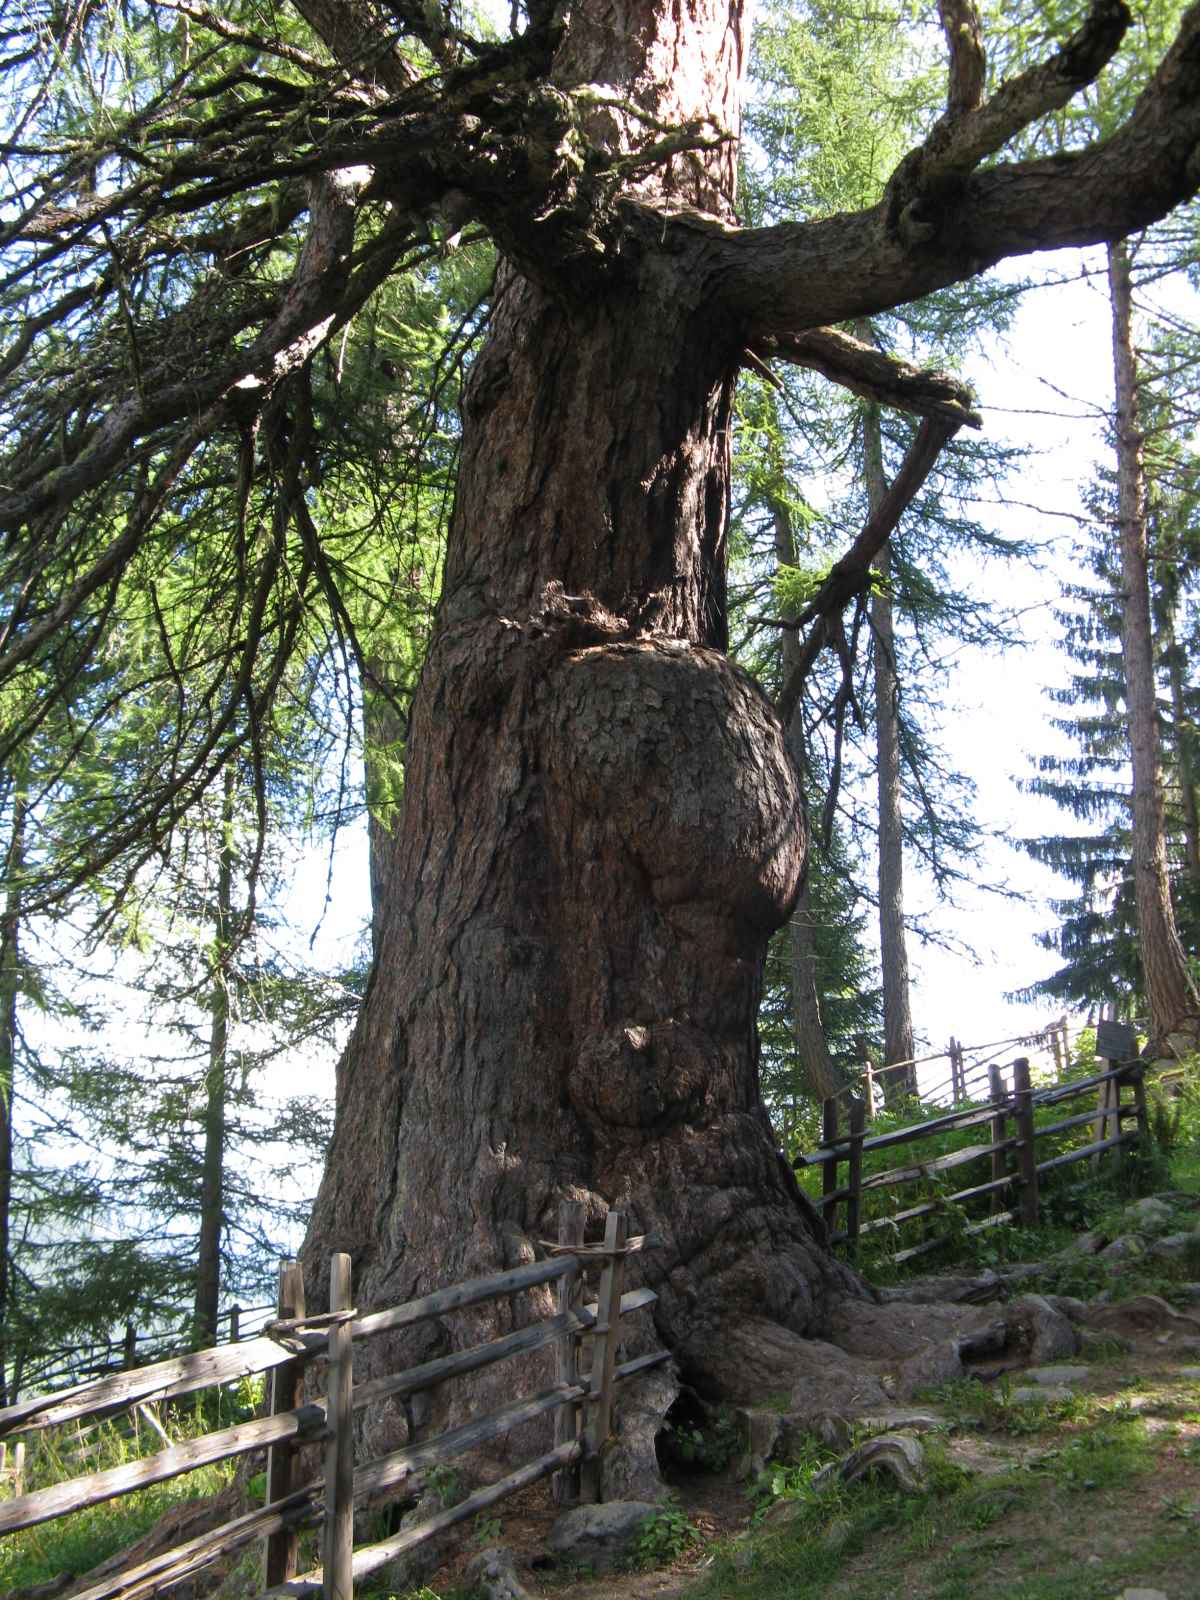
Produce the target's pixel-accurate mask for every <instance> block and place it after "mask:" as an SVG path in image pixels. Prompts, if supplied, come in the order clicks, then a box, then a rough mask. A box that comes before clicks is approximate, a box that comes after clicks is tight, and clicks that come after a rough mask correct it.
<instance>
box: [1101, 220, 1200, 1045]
mask: <svg viewBox="0 0 1200 1600" xmlns="http://www.w3.org/2000/svg"><path fill="white" fill-rule="evenodd" d="M1108 285H1109V296H1110V300H1111V304H1112V341H1113V374H1114V382H1115V390H1116V419H1115V420H1116V446H1117V497H1118V512H1117V514H1118V524H1119V542H1120V556H1121V591H1122V593H1121V656H1122V661H1123V664H1124V668H1125V705H1126V712H1127V716H1128V719H1129V757H1130V764H1131V766H1132V769H1133V888H1134V898H1135V901H1136V904H1137V920H1138V953H1139V955H1140V957H1141V962H1142V979H1143V982H1144V983H1145V986H1146V1000H1147V1004H1148V1005H1149V1008H1150V1031H1151V1034H1152V1036H1153V1038H1155V1039H1156V1040H1165V1039H1166V1038H1167V1037H1168V1035H1170V1034H1171V1033H1174V1032H1176V1031H1178V1030H1180V1029H1181V1028H1184V1026H1185V1024H1187V1025H1188V1029H1189V1031H1192V1032H1195V1030H1196V1027H1197V1020H1198V1018H1200V996H1198V995H1197V993H1196V989H1195V986H1194V984H1193V983H1192V980H1191V975H1190V973H1189V971H1188V965H1187V957H1186V956H1185V955H1184V952H1183V946H1182V945H1181V943H1180V941H1179V934H1178V931H1177V930H1176V926H1175V913H1174V909H1173V907H1172V905H1171V889H1170V883H1169V880H1168V876H1167V847H1166V829H1165V826H1164V820H1163V792H1162V778H1161V772H1160V768H1159V724H1158V704H1157V691H1156V684H1155V676H1154V640H1153V633H1152V624H1151V608H1150V580H1149V566H1148V540H1147V529H1146V482H1145V472H1144V468H1143V462H1142V445H1143V435H1142V431H1141V423H1140V420H1139V407H1138V382H1137V359H1136V356H1135V354H1134V348H1133V288H1132V280H1131V269H1130V259H1129V249H1128V246H1127V245H1126V244H1125V243H1124V241H1123V240H1118V241H1116V242H1115V243H1112V244H1110V245H1109V247H1108Z"/></svg>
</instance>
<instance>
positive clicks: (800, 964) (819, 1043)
mask: <svg viewBox="0 0 1200 1600" xmlns="http://www.w3.org/2000/svg"><path fill="white" fill-rule="evenodd" d="M772 517H773V520H774V524H775V558H776V561H777V562H778V564H779V565H780V566H795V564H796V541H795V536H794V533H793V530H792V519H791V517H790V516H789V514H788V509H787V507H786V506H784V505H776V506H775V507H774V508H773V511H772ZM780 653H781V655H782V657H783V681H784V682H785V683H786V682H787V681H788V680H789V679H790V678H791V676H792V673H793V671H794V670H795V668H796V665H797V663H798V661H799V657H800V641H799V639H798V638H797V636H796V634H795V633H794V632H792V631H790V630H788V629H784V631H783V634H782V638H781V643H780ZM787 749H788V754H789V755H790V756H791V758H792V761H793V762H794V763H795V766H796V770H797V772H800V773H803V772H804V770H805V767H806V765H807V752H806V750H805V748H804V723H803V709H802V705H801V703H799V702H798V703H797V705H796V708H795V710H794V711H793V712H792V715H791V719H790V721H789V723H788V728H787ZM809 881H810V879H809V874H808V873H805V877H804V882H803V884H802V885H801V888H800V893H799V896H798V897H797V900H796V906H795V910H794V911H793V912H792V915H791V917H790V919H789V921H788V952H789V955H790V958H791V960H790V968H791V1000H792V1028H793V1031H794V1033H795V1036H796V1055H797V1058H798V1060H799V1062H800V1067H801V1070H802V1072H803V1074H804V1081H805V1086H806V1087H807V1089H808V1092H809V1094H810V1095H812V1097H813V1098H814V1099H815V1100H826V1099H828V1098H829V1096H830V1095H832V1094H836V1093H837V1092H838V1090H839V1089H841V1088H843V1087H844V1086H845V1078H844V1076H843V1075H842V1073H841V1072H840V1071H839V1070H838V1068H837V1065H836V1063H835V1062H834V1059H833V1057H832V1055H830V1053H829V1043H828V1040H827V1039H826V1037H825V1028H824V1024H823V1023H822V1021H821V994H820V989H819V987H818V984H817V943H816V937H815V930H814V928H813V919H812V910H811V906H810V903H809Z"/></svg>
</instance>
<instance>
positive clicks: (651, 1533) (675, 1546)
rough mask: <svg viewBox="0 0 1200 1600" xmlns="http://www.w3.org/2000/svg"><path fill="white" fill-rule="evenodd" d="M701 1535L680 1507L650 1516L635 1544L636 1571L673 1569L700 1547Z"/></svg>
mask: <svg viewBox="0 0 1200 1600" xmlns="http://www.w3.org/2000/svg"><path fill="white" fill-rule="evenodd" d="M699 1540H700V1532H699V1530H698V1529H697V1528H696V1527H695V1525H694V1524H693V1523H692V1521H691V1520H690V1518H689V1517H688V1516H687V1514H686V1512H683V1511H681V1510H680V1509H679V1507H678V1506H663V1507H662V1508H661V1510H658V1511H655V1512H654V1513H653V1514H652V1515H651V1516H648V1517H647V1518H646V1520H645V1522H643V1523H642V1525H641V1527H640V1528H639V1529H638V1532H637V1537H636V1539H635V1540H634V1541H633V1551H632V1556H631V1563H632V1565H633V1566H634V1567H639V1568H641V1567H669V1566H670V1565H671V1563H672V1562H674V1561H678V1560H679V1558H680V1557H681V1556H683V1555H686V1554H687V1552H688V1551H689V1550H690V1549H691V1548H692V1546H693V1545H695V1544H697V1543H699Z"/></svg>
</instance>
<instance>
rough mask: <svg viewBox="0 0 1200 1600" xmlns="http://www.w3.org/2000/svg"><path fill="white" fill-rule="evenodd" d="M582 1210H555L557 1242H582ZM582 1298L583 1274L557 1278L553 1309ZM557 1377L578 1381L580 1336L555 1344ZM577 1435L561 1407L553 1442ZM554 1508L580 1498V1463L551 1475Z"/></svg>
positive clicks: (566, 1203)
mask: <svg viewBox="0 0 1200 1600" xmlns="http://www.w3.org/2000/svg"><path fill="white" fill-rule="evenodd" d="M584 1215H585V1207H584V1205H583V1202H582V1201H581V1200H563V1201H560V1203H559V1207H558V1242H559V1244H565V1245H579V1244H582V1243H583V1224H584ZM582 1299H583V1274H582V1273H577V1274H576V1275H575V1276H574V1277H570V1278H560V1279H559V1280H558V1290H557V1294H556V1300H557V1306H556V1309H557V1311H558V1313H559V1315H560V1316H561V1315H562V1313H563V1312H564V1311H574V1310H575V1309H576V1308H577V1307H578V1305H579V1303H580V1302H581V1301H582ZM556 1366H557V1377H558V1381H559V1383H561V1384H566V1385H568V1386H570V1385H573V1384H576V1383H578V1382H579V1335H578V1334H575V1333H564V1334H563V1336H562V1338H561V1339H560V1340H559V1341H558V1352H557V1362H556ZM578 1436H579V1408H578V1406H560V1407H559V1408H558V1410H557V1411H556V1412H555V1413H554V1443H555V1445H556V1446H557V1445H561V1444H566V1443H568V1441H569V1440H571V1439H575V1438H578ZM552 1489H553V1494H554V1501H555V1504H556V1505H560V1506H569V1505H574V1504H575V1503H576V1501H577V1500H578V1499H579V1464H578V1462H576V1464H575V1465H574V1466H573V1467H564V1468H563V1469H562V1471H561V1472H556V1473H555V1474H554V1479H553V1484H552Z"/></svg>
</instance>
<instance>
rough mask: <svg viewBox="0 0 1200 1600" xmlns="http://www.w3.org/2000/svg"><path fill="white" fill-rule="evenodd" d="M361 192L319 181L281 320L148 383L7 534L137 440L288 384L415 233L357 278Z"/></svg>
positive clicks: (26, 496)
mask: <svg viewBox="0 0 1200 1600" xmlns="http://www.w3.org/2000/svg"><path fill="white" fill-rule="evenodd" d="M359 187H361V178H359V177H358V176H356V175H348V174H331V175H328V176H326V177H323V178H321V179H319V180H317V182H315V183H314V185H313V195H312V198H311V201H310V211H311V220H310V223H309V229H308V235H307V237H306V239H305V243H304V246H303V248H302V250H301V252H300V258H299V261H298V262H297V265H296V270H295V273H294V274H293V277H292V280H291V282H290V283H289V285H288V286H287V288H286V290H285V292H284V294H283V296H282V300H281V302H280V304H279V306H278V309H277V311H276V313H275V315H274V316H273V317H272V319H271V321H270V322H269V323H268V324H267V326H266V327H265V328H264V329H263V331H262V332H261V333H260V335H259V336H258V338H257V339H255V340H254V342H253V343H252V344H251V345H250V346H249V347H248V348H247V349H246V350H245V351H244V352H243V353H240V354H239V355H238V356H237V357H236V358H235V359H233V360H223V361H218V362H216V363H214V365H213V366H212V368H210V370H209V371H208V372H202V371H201V372H196V371H188V372H185V373H183V374H180V373H178V372H172V373H170V375H169V376H168V377H166V378H165V380H164V381H163V382H161V383H160V384H151V385H147V384H143V386H142V389H141V391H140V392H137V393H134V394H131V395H129V396H128V397H127V398H125V399H123V400H120V401H118V402H117V403H116V404H115V405H114V406H112V408H111V409H110V410H109V412H108V413H107V415H106V416H105V417H104V419H103V421H102V422H101V423H100V424H99V426H98V427H97V428H96V429H95V430H94V432H93V433H92V435H91V437H90V439H89V441H88V443H87V445H86V447H85V448H84V449H83V450H82V452H81V453H80V454H79V455H78V456H77V457H75V459H73V460H71V461H69V462H67V463H66V464H65V465H64V466H62V467H60V468H58V469H57V470H55V471H54V472H51V473H48V474H46V475H45V476H44V477H43V478H42V479H41V481H40V482H39V483H37V484H36V485H35V486H33V487H31V488H30V489H28V490H27V491H25V492H23V493H20V494H11V495H7V496H5V497H4V498H3V499H0V528H5V527H16V526H19V525H20V524H21V523H23V522H26V521H28V520H29V519H30V518H32V517H37V516H40V515H42V514H44V513H46V512H49V511H57V510H61V509H62V508H63V507H64V506H67V505H69V504H70V503H71V502H72V501H74V500H76V499H77V498H78V497H79V496H80V495H81V494H83V493H85V492H86V491H87V490H88V489H91V488H94V487H95V486H96V485H97V484H98V483H100V482H101V481H102V480H103V479H104V478H105V477H106V476H107V475H108V474H109V473H110V472H111V471H113V470H114V468H115V467H116V466H117V464H118V463H119V462H120V461H121V460H122V459H123V457H124V456H125V454H126V452H127V451H128V450H129V449H130V448H131V446H132V445H133V444H134V443H135V441H136V440H138V439H139V438H143V437H145V436H146V435H147V434H149V433H152V432H154V431H155V430H157V429H160V428H162V427H165V426H167V425H168V424H170V423H173V422H177V421H179V420H181V419H182V418H185V417H192V416H195V415H196V413H197V411H198V410H202V409H204V408H206V407H208V406H211V405H213V404H215V403H216V402H218V401H219V400H222V399H233V398H234V397H238V399H239V403H240V404H241V405H242V408H243V409H256V408H257V407H259V406H260V405H261V404H262V402H263V401H265V399H266V398H267V396H268V395H269V394H270V392H271V390H272V389H273V388H274V386H275V385H276V384H277V383H278V382H279V381H280V379H282V378H283V377H285V376H286V375H287V373H289V372H292V371H294V370H295V369H296V368H297V367H298V366H299V365H301V364H302V363H303V362H304V361H306V360H308V359H309V357H310V356H311V355H312V353H313V351H314V350H315V349H316V347H317V346H318V345H319V344H320V343H321V341H322V340H323V339H325V338H327V337H328V335H329V333H330V332H331V330H332V329H333V328H334V327H335V326H338V325H340V324H341V323H342V322H344V321H345V320H346V319H347V317H349V316H350V315H352V314H353V312H354V311H355V310H357V309H358V307H359V306H360V305H361V304H362V303H363V301H364V300H365V299H366V297H367V296H368V295H369V294H370V293H371V292H372V291H373V290H374V288H375V287H376V286H377V285H378V283H379V282H380V281H381V279H382V278H383V277H384V276H386V274H387V273H388V272H389V271H390V270H391V269H392V268H393V267H394V266H395V263H396V260H397V259H398V258H399V257H400V256H401V254H402V253H403V246H404V244H405V243H407V242H408V235H407V233H405V234H404V235H403V237H402V238H401V239H400V240H399V241H398V242H397V244H396V246H395V248H394V249H392V250H386V249H383V248H382V247H381V249H380V251H379V253H378V255H377V256H376V259H375V260H374V261H372V262H371V263H369V264H368V265H365V266H363V267H361V268H360V269H359V270H358V272H356V273H354V274H351V272H350V271H349V259H350V247H351V243H352V240H353V229H354V214H355V209H356V204H357V191H358V189H359Z"/></svg>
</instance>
